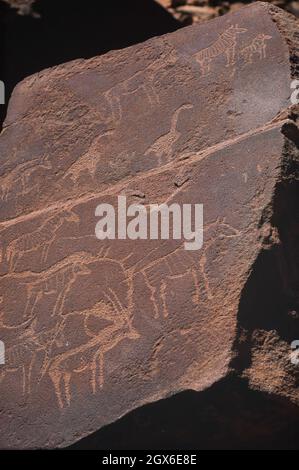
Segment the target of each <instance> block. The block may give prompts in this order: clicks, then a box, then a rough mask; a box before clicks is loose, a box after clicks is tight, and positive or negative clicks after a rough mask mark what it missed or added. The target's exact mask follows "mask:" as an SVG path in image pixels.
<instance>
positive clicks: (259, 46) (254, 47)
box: [240, 33, 272, 64]
mask: <svg viewBox="0 0 299 470" xmlns="http://www.w3.org/2000/svg"><path fill="white" fill-rule="evenodd" d="M269 39H272V36H269V35H268V34H264V33H261V34H258V35H257V36H256V37H255V38H254V39H253V40H252V41H251V43H250V44H248V46H246V47H243V49H241V51H240V57H241V58H242V59H243V60H244V61H245V63H246V64H252V61H253V56H254V55H255V54H257V55H258V56H259V58H260V60H262V59H265V58H266V48H267V44H266V41H269Z"/></svg>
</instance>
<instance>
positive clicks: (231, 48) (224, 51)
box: [194, 25, 247, 76]
mask: <svg viewBox="0 0 299 470" xmlns="http://www.w3.org/2000/svg"><path fill="white" fill-rule="evenodd" d="M246 31H247V29H245V28H239V27H238V25H231V26H230V27H229V28H228V29H227V30H225V31H224V33H222V34H220V36H219V37H218V39H217V40H216V41H215V42H214V43H213V44H211V46H209V47H206V48H204V49H201V50H200V51H199V52H196V53H195V54H194V57H195V60H196V61H197V62H198V63H199V65H200V69H201V75H202V76H204V75H207V74H208V73H209V72H210V71H211V63H212V62H213V60H215V59H216V58H217V57H219V56H223V55H224V56H225V57H226V67H229V66H230V65H234V64H235V58H236V46H237V36H238V35H239V34H242V33H246Z"/></svg>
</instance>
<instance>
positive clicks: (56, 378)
mask: <svg viewBox="0 0 299 470" xmlns="http://www.w3.org/2000/svg"><path fill="white" fill-rule="evenodd" d="M62 375H63V374H62V372H60V371H58V370H57V369H55V370H52V371H49V376H50V378H51V380H52V382H53V385H54V389H55V394H56V398H57V401H58V405H59V408H64V403H63V398H62V392H61V379H62Z"/></svg>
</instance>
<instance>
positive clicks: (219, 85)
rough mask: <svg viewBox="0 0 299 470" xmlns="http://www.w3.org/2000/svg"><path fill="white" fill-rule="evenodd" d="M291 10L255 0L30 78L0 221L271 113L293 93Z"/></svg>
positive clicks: (9, 132) (17, 116)
mask: <svg viewBox="0 0 299 470" xmlns="http://www.w3.org/2000/svg"><path fill="white" fill-rule="evenodd" d="M275 13H276V16H275ZM281 16H282V19H281V18H280V17H281ZM286 17H287V14H285V13H281V14H280V15H278V17H277V9H276V10H274V12H273V11H272V8H269V6H267V5H266V4H263V3H256V4H255V5H253V6H250V7H249V8H245V9H243V10H241V11H237V12H235V13H233V14H229V15H226V16H224V17H222V18H217V19H215V20H213V21H212V22H208V23H206V24H202V25H195V26H193V27H188V28H183V29H182V30H179V31H177V32H175V33H172V34H170V35H165V36H162V37H160V38H154V39H151V40H149V41H147V42H146V43H144V44H141V45H137V46H133V47H132V48H128V49H125V50H121V51H114V52H110V53H108V54H106V55H104V56H102V57H96V58H93V59H90V60H76V61H73V62H71V63H69V64H64V65H61V66H58V67H54V68H52V69H50V70H46V71H44V72H41V73H39V74H36V75H34V76H32V77H29V78H27V79H26V80H24V81H23V82H22V83H20V84H19V85H18V86H17V87H16V89H15V91H14V93H13V96H12V99H11V101H10V105H9V111H8V116H7V118H6V122H5V124H4V131H3V133H2V137H1V142H0V153H1V155H2V165H1V170H0V186H1V194H0V200H1V208H0V218H1V219H2V220H4V219H7V218H9V219H11V218H14V217H17V216H19V215H21V214H24V213H28V212H30V211H32V210H38V209H40V208H42V207H44V206H45V205H48V204H50V203H54V202H57V201H61V200H64V199H66V198H68V197H74V196H78V195H82V194H87V193H94V192H97V191H98V190H103V189H104V188H106V187H109V185H110V184H112V183H115V182H116V181H120V180H125V179H126V178H128V177H131V176H133V175H136V174H139V173H142V172H143V171H144V170H149V169H153V168H157V167H159V166H161V165H167V164H168V163H170V162H173V161H177V160H178V159H179V158H183V157H184V156H188V155H189V154H192V153H194V152H198V151H201V150H204V149H206V148H209V147H211V146H212V145H215V144H217V143H220V142H222V141H223V140H228V139H230V138H234V137H236V136H238V135H242V134H243V133H244V132H247V131H249V130H252V129H257V128H258V127H259V126H262V125H263V124H265V123H266V122H268V121H270V120H271V119H273V118H275V116H276V115H277V114H278V113H279V112H281V111H282V110H283V109H284V108H286V107H287V106H288V105H289V96H290V82H291V73H290V51H289V47H290V45H288V42H289V43H290V41H289V38H288V35H287V33H284V34H281V32H280V23H282V21H283V19H285V18H286ZM294 21H295V20H293V19H292V18H290V19H288V23H289V26H290V25H291V24H292V22H294ZM290 29H291V27H290ZM29 181H30V184H29ZM37 193H38V195H39V196H38V198H37V197H36V194H37Z"/></svg>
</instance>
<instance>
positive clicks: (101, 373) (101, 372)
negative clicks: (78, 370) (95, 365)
mask: <svg viewBox="0 0 299 470" xmlns="http://www.w3.org/2000/svg"><path fill="white" fill-rule="evenodd" d="M104 382H105V377H104V354H103V353H102V352H101V351H100V353H99V387H100V388H103V387H104Z"/></svg>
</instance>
